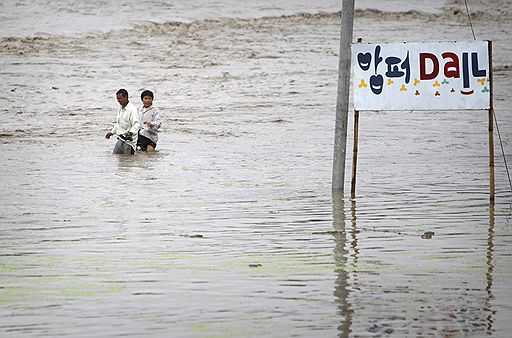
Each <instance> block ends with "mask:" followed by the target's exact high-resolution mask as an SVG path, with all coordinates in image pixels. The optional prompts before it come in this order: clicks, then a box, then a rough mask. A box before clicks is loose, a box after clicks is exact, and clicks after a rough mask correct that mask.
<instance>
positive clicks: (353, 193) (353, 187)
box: [350, 110, 359, 199]
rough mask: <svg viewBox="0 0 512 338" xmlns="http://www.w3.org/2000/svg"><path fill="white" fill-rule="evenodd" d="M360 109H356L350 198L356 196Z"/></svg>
mask: <svg viewBox="0 0 512 338" xmlns="http://www.w3.org/2000/svg"><path fill="white" fill-rule="evenodd" d="M358 138H359V111H358V110H354V147H353V151H352V182H351V188H350V198H352V199H354V198H355V197H356V172H357V152H358V150H359V140H358Z"/></svg>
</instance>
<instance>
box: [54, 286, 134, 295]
mask: <svg viewBox="0 0 512 338" xmlns="http://www.w3.org/2000/svg"><path fill="white" fill-rule="evenodd" d="M124 289H125V287H122V286H120V285H116V284H114V285H106V284H103V283H81V284H74V285H67V286H65V287H64V288H62V290H61V293H62V295H63V296H65V297H92V296H102V295H109V294H115V293H119V292H122V291H124Z"/></svg>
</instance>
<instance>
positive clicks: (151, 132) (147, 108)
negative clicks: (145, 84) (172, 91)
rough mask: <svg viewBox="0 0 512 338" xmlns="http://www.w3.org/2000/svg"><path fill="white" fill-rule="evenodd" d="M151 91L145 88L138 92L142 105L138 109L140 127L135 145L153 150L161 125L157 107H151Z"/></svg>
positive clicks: (141, 148)
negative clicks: (140, 92)
mask: <svg viewBox="0 0 512 338" xmlns="http://www.w3.org/2000/svg"><path fill="white" fill-rule="evenodd" d="M153 98H154V95H153V92H152V91H150V90H145V91H143V92H142V94H140V99H141V100H142V107H141V108H140V109H139V119H140V122H141V124H140V129H139V138H138V141H137V146H138V147H139V148H140V150H142V151H147V152H153V151H154V150H155V148H156V143H157V142H158V130H159V129H160V128H161V127H162V121H161V120H160V113H159V111H158V108H156V107H153Z"/></svg>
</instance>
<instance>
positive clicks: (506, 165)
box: [493, 111, 512, 193]
mask: <svg viewBox="0 0 512 338" xmlns="http://www.w3.org/2000/svg"><path fill="white" fill-rule="evenodd" d="M493 115H494V123H495V124H496V131H497V132H498V138H499V139H500V147H501V154H502V155H503V162H505V169H506V170H507V177H508V184H509V185H510V192H511V193H512V181H511V180H510V172H509V171H508V164H507V158H506V156H505V150H503V142H501V134H500V128H499V127H498V119H497V118H496V113H495V112H494V111H493Z"/></svg>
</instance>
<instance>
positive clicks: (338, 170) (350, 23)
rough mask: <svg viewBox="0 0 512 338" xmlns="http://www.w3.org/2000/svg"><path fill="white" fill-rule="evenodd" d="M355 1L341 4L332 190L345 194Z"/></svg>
mask: <svg viewBox="0 0 512 338" xmlns="http://www.w3.org/2000/svg"><path fill="white" fill-rule="evenodd" d="M354 2H355V0H343V3H342V6H341V32H340V52H339V65H338V91H337V98H336V125H335V129H334V158H333V171H332V190H333V191H336V192H337V193H341V194H343V191H344V181H345V155H346V148H347V120H348V102H349V96H350V62H351V53H352V52H351V50H350V44H351V43H352V32H353V28H354Z"/></svg>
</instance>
